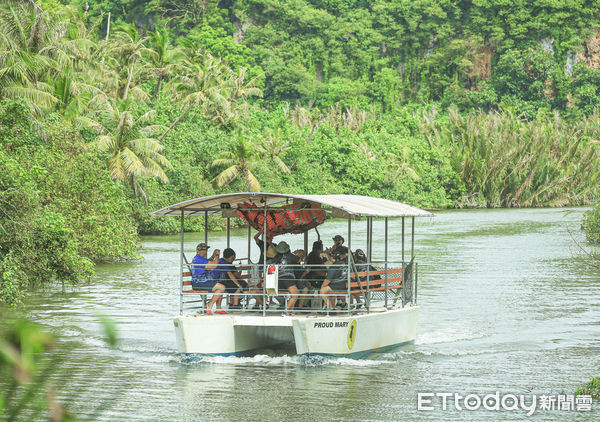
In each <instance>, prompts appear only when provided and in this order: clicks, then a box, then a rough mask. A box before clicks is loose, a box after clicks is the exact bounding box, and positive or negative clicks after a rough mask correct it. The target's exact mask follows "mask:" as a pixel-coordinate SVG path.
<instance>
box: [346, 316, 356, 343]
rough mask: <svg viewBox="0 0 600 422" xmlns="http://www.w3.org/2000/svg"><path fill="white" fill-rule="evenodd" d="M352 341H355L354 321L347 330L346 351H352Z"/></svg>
mask: <svg viewBox="0 0 600 422" xmlns="http://www.w3.org/2000/svg"><path fill="white" fill-rule="evenodd" d="M354 340H356V320H353V321H352V323H351V324H350V328H348V349H350V350H352V347H354Z"/></svg>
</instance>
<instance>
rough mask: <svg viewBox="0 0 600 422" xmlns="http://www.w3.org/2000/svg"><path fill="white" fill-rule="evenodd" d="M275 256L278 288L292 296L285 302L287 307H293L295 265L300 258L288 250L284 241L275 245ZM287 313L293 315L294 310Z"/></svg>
mask: <svg viewBox="0 0 600 422" xmlns="http://www.w3.org/2000/svg"><path fill="white" fill-rule="evenodd" d="M275 250H276V251H277V256H276V257H275V258H274V263H275V264H278V265H279V290H287V291H289V292H290V294H291V295H292V297H291V298H290V300H288V302H287V308H288V309H293V308H294V305H295V304H296V300H298V287H296V275H295V273H294V272H295V270H296V268H295V266H296V265H298V263H299V262H300V260H299V259H298V257H297V256H296V255H294V254H293V253H291V252H290V246H289V245H288V244H287V243H286V242H279V244H278V245H277V246H276V247H275ZM288 315H294V312H288Z"/></svg>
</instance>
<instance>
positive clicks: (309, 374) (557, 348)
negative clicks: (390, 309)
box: [30, 209, 600, 421]
mask: <svg viewBox="0 0 600 422" xmlns="http://www.w3.org/2000/svg"><path fill="white" fill-rule="evenodd" d="M581 214H582V210H580V209H574V210H557V209H543V210H479V211H452V212H441V213H439V214H438V215H437V217H436V218H435V219H422V220H417V237H416V250H415V253H416V256H417V261H418V262H419V290H418V300H419V303H420V306H421V313H420V317H419V320H420V321H419V329H418V337H417V340H416V342H415V344H413V345H410V346H406V347H402V348H399V349H397V350H395V351H393V352H390V353H384V354H380V355H378V356H371V357H369V358H368V359H364V360H352V359H345V358H341V359H340V358H327V357H309V358H307V357H299V356H294V355H293V353H292V350H277V351H271V350H264V351H261V352H260V354H259V355H257V356H253V357H201V358H199V359H195V360H190V359H185V358H183V357H181V356H180V355H178V354H177V353H176V351H175V339H174V333H173V327H172V320H171V318H172V316H173V315H174V314H175V313H177V311H178V308H179V296H178V293H177V287H178V283H179V279H178V276H177V272H178V268H179V267H178V265H179V264H178V263H179V261H178V247H179V238H178V236H151V237H145V238H144V239H143V251H142V254H143V256H144V259H143V260H142V261H140V262H135V263H126V264H115V265H102V266H100V267H99V268H98V273H97V276H96V277H95V279H94V280H93V281H92V282H91V283H90V284H86V285H82V286H80V287H78V288H76V289H74V291H70V292H68V293H61V292H52V291H51V292H40V293H39V294H38V295H36V297H35V298H34V301H33V304H32V306H31V308H30V312H31V315H32V317H34V318H35V319H37V320H39V321H40V322H41V323H42V324H45V325H47V326H49V327H51V328H53V329H56V330H57V331H58V332H59V333H60V334H61V336H62V338H63V339H64V340H65V341H66V342H69V343H73V344H75V345H76V346H77V347H76V348H75V349H74V350H72V351H71V352H69V355H68V357H67V364H65V367H64V368H63V370H64V371H66V372H67V373H68V374H69V375H70V376H69V380H68V382H65V383H64V385H63V387H62V388H61V389H62V391H63V394H66V395H70V396H75V397H79V398H80V399H78V400H76V402H75V403H76V405H75V406H74V410H75V412H76V413H79V414H83V415H85V414H87V415H89V414H90V413H91V412H93V411H94V409H96V408H97V407H99V406H100V407H102V408H103V409H105V410H104V412H103V413H102V417H103V418H104V419H107V420H136V421H137V420H227V421H229V420H290V419H294V420H295V419H298V420H332V419H333V420H336V419H337V420H356V419H366V420H399V419H409V420H436V421H439V420H446V419H465V420H473V419H480V420H490V419H491V420H516V419H517V420H518V419H527V417H526V415H525V412H518V411H517V412H497V413H493V414H491V413H489V412H485V411H476V412H467V413H465V412H462V413H461V412H458V411H456V410H448V411H445V412H443V411H441V410H439V409H438V410H436V411H435V412H417V411H416V395H417V392H430V391H431V392H463V393H481V394H486V393H490V392H492V393H493V392H495V391H497V390H500V391H503V392H513V393H517V394H519V393H520V394H523V393H525V394H534V393H535V394H542V393H549V394H558V393H567V394H572V393H573V392H574V391H575V389H576V387H577V386H578V385H580V384H581V383H582V382H584V381H586V380H587V379H588V378H589V376H590V375H592V374H593V373H595V371H597V369H598V368H599V367H600V361H599V359H598V352H599V351H600V337H599V334H600V329H599V328H600V305H599V303H598V293H599V288H600V277H599V273H598V271H597V270H594V269H592V268H590V267H587V266H585V265H584V264H583V262H582V259H581V258H579V257H578V256H577V248H576V247H575V246H574V244H573V242H572V240H571V237H570V234H569V231H571V232H572V233H573V235H574V236H575V237H576V239H577V240H578V241H582V235H581V233H580V232H579V226H580V222H581ZM346 227H347V226H346V223H345V222H342V221H340V222H329V223H327V224H326V225H324V226H323V228H322V229H321V230H320V231H321V235H322V237H323V238H324V240H325V244H326V245H327V244H328V243H329V240H328V239H331V237H333V236H334V235H335V234H337V233H341V234H342V235H344V234H345V233H346ZM408 227H409V225H408V224H407V228H408ZM365 229H366V223H364V222H354V223H353V235H352V242H353V249H355V248H357V247H363V248H364V244H365V242H366V230H365ZM374 229H375V231H376V232H379V233H381V234H383V222H382V221H375V222H374ZM246 233H247V232H246V230H240V231H235V232H234V238H233V239H232V247H233V248H234V249H235V250H236V251H237V252H238V256H240V257H244V256H247V247H248V246H247V240H246ZM400 233H401V225H400V221H390V236H391V239H392V242H395V243H393V246H392V247H391V248H390V255H391V256H392V258H393V259H400V257H401V249H400V239H399V236H400ZM283 239H285V240H286V241H287V242H288V243H290V245H292V249H294V248H295V247H301V245H302V243H303V240H302V236H299V235H297V236H293V235H290V236H284V237H282V240H283ZM203 240H204V236H203V234H186V238H185V245H186V250H187V251H189V253H188V258H189V259H191V257H192V255H193V251H194V248H195V245H196V243H198V242H200V241H203ZM209 240H210V244H211V245H212V246H213V247H219V248H221V249H223V248H224V247H225V239H224V235H223V234H215V235H213V234H211V236H210V237H209ZM313 240H314V239H313V238H312V234H311V239H310V242H312V241H313ZM406 245H407V249H409V248H410V242H409V239H407V242H406ZM252 246H253V248H252V252H251V256H252V258H253V259H254V260H256V259H257V258H258V256H257V255H258V253H257V251H256V248H255V247H254V245H252ZM374 247H375V248H374V257H375V258H377V257H379V258H381V257H382V256H383V246H382V245H379V244H375V245H374ZM407 256H408V252H407ZM98 314H104V315H108V316H110V317H111V318H112V319H113V320H114V321H115V322H116V323H117V324H118V328H119V335H120V338H121V342H120V344H119V346H118V347H117V349H116V350H111V349H108V348H107V347H106V346H105V345H104V342H103V341H102V335H101V330H100V326H99V323H98V322H97V315H98ZM596 373H597V372H596ZM82 392H83V393H82ZM536 417H537V418H538V419H539V420H568V419H577V418H579V419H582V420H583V419H586V418H588V417H589V418H590V420H591V419H594V418H597V417H598V412H597V411H596V410H594V412H593V414H579V415H577V414H575V413H572V414H568V413H565V412H542V413H537V414H534V419H535V418H536Z"/></svg>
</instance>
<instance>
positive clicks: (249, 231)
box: [248, 224, 252, 263]
mask: <svg viewBox="0 0 600 422" xmlns="http://www.w3.org/2000/svg"><path fill="white" fill-rule="evenodd" d="M251 230H252V228H251V227H250V224H248V263H250V245H251V241H250V238H251V237H252V236H251Z"/></svg>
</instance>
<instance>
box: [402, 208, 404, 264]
mask: <svg viewBox="0 0 600 422" xmlns="http://www.w3.org/2000/svg"><path fill="white" fill-rule="evenodd" d="M402 264H404V217H402Z"/></svg>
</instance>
